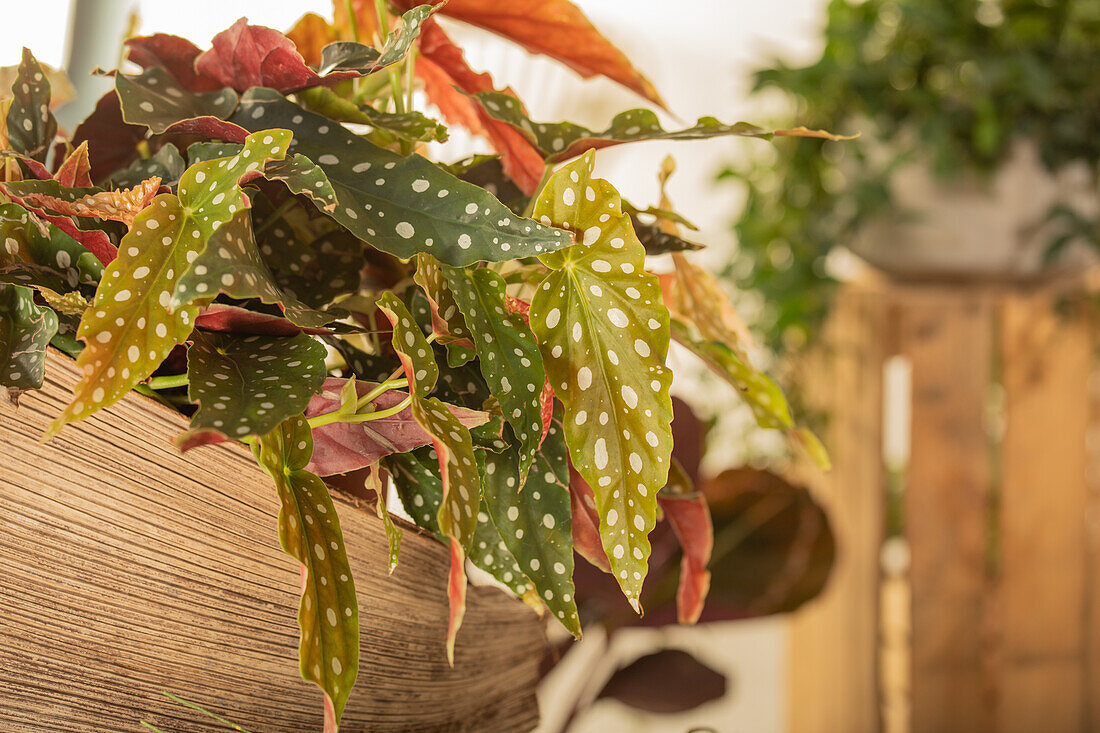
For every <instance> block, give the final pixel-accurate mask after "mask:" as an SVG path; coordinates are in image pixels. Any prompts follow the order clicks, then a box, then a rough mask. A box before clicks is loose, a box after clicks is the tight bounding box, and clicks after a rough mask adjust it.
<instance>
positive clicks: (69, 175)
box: [54, 141, 92, 188]
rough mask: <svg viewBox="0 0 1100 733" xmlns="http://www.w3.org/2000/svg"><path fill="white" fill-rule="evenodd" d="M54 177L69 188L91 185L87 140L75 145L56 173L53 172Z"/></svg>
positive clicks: (90, 164)
mask: <svg viewBox="0 0 1100 733" xmlns="http://www.w3.org/2000/svg"><path fill="white" fill-rule="evenodd" d="M54 179H55V180H56V181H57V182H58V183H60V184H61V185H62V186H66V187H69V188H73V187H76V186H83V187H88V186H91V185H92V161H91V159H90V158H89V157H88V143H87V141H85V142H82V143H80V145H78V146H76V149H74V150H73V152H71V153H69V157H67V158H65V160H64V161H62V163H61V166H60V167H59V168H58V169H57V173H55V174H54Z"/></svg>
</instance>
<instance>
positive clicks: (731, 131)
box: [474, 92, 850, 162]
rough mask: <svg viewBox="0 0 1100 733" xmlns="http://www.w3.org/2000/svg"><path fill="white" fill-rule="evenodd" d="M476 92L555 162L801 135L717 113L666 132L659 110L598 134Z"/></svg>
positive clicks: (624, 116)
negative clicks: (671, 145)
mask: <svg viewBox="0 0 1100 733" xmlns="http://www.w3.org/2000/svg"><path fill="white" fill-rule="evenodd" d="M474 96H475V97H477V99H478V100H479V101H480V102H481V104H482V105H483V106H484V108H485V110H486V112H488V114H489V115H490V116H491V117H492V118H493V119H495V120H498V121H500V122H506V123H508V124H509V125H511V126H512V127H513V128H515V129H516V130H517V131H519V132H520V133H521V134H522V135H523V136H524V138H525V139H527V140H528V141H529V142H530V143H531V144H532V145H534V146H535V147H536V148H538V150H539V152H540V153H541V154H542V156H543V157H544V158H546V159H547V160H548V161H550V162H559V161H563V160H569V159H570V158H575V157H576V156H578V155H580V154H581V153H583V152H585V151H586V150H595V149H599V148H606V147H610V146H612V145H621V144H623V143H630V142H639V141H642V140H704V139H707V138H712V137H722V136H726V135H734V136H737V137H755V138H763V139H765V140H771V139H772V138H773V137H775V136H776V135H779V134H780V133H781V132H782V133H785V134H787V135H792V136H793V135H795V134H796V133H795V131H793V130H788V131H773V130H765V129H764V128H762V127H757V126H756V125H752V124H749V123H748V122H734V123H731V124H725V123H722V122H719V121H718V120H716V119H715V118H713V117H700V118H699V120H698V121H697V122H696V123H695V124H694V125H692V126H691V127H688V128H684V129H682V130H672V131H666V130H665V129H664V128H662V127H661V123H660V121H659V120H658V119H657V114H656V113H655V112H653V111H652V110H648V109H632V110H628V111H626V112H620V113H619V114H617V115H615V117H614V119H612V120H611V124H610V125H609V126H608V127H607V129H606V130H601V131H598V132H597V131H593V130H589V129H588V128H587V127H582V126H581V125H576V124H574V123H572V122H532V121H531V120H530V119H528V117H527V114H526V113H525V112H524V110H523V104H522V103H521V102H520V101H519V100H518V99H516V98H515V97H513V96H511V95H508V94H502V93H500V92H478V93H477V94H475V95H474ZM802 136H803V137H807V136H813V137H825V136H828V137H829V139H831V140H847V139H850V138H846V137H842V136H838V135H832V136H829V135H828V133H824V132H820V131H818V132H817V133H812V134H811V133H810V131H806V132H805V133H804V134H803V135H802Z"/></svg>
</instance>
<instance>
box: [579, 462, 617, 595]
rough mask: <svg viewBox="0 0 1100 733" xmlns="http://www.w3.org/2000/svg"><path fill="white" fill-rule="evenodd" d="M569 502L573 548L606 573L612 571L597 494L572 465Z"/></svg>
mask: <svg viewBox="0 0 1100 733" xmlns="http://www.w3.org/2000/svg"><path fill="white" fill-rule="evenodd" d="M569 503H570V505H571V507H572V510H573V526H572V529H573V548H574V549H575V550H576V551H577V552H578V553H580V556H581V557H583V558H584V559H585V560H587V561H588V562H590V563H592V564H593V565H595V566H596V567H598V568H599V569H600V570H602V571H604V572H605V573H610V572H611V563H610V562H608V560H607V553H606V552H604V549H603V541H602V540H601V539H600V516H599V514H598V513H597V511H596V496H595V494H593V493H592V487H591V486H589V485H588V482H587V481H585V480H584V479H583V478H581V475H580V474H579V473H577V470H576V469H575V468H573V466H572V465H570V466H569Z"/></svg>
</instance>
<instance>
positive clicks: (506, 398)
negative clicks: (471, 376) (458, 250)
mask: <svg viewBox="0 0 1100 733" xmlns="http://www.w3.org/2000/svg"><path fill="white" fill-rule="evenodd" d="M443 274H444V276H445V277H446V278H447V284H448V286H449V289H450V292H451V294H452V296H453V297H454V299H455V302H457V303H458V308H459V310H460V311H462V315H463V317H464V318H465V319H466V326H467V328H468V330H469V331H470V332H472V333H473V334H475V335H474V336H473V341H474V349H476V351H477V356H478V365H479V366H480V367H481V374H482V376H484V377H485V382H486V383H487V384H488V385H489V390H490V391H491V392H492V393H493V395H495V396H496V398H497V400H498V401H499V402H500V406H501V411H502V412H503V414H504V419H505V420H507V421H508V424H509V425H511V426H512V430H513V432H514V433H515V435H516V437H517V438H518V440H519V446H520V450H519V474H518V475H519V482H520V486H522V485H523V483H524V482H525V481H526V480H527V471H528V470H529V469H530V468H531V463H532V461H534V459H535V452H536V451H537V450H538V447H539V441H540V440H541V439H542V403H541V401H540V400H539V397H540V395H541V394H542V386H543V383H544V382H545V381H546V373H545V371H544V370H543V364H542V356H541V354H539V347H538V344H537V343H536V342H535V338H534V335H533V334H532V333H531V329H530V328H528V326H527V324H526V323H525V322H524V320H523V318H522V316H520V315H519V314H516V313H509V312H508V305H507V303H506V295H507V293H506V291H505V287H504V278H502V277H501V276H500V275H499V274H497V273H496V272H493V271H492V270H489V269H486V268H480V269H456V268H452V267H444V268H443Z"/></svg>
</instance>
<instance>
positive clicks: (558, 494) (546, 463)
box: [482, 423, 581, 637]
mask: <svg viewBox="0 0 1100 733" xmlns="http://www.w3.org/2000/svg"><path fill="white" fill-rule="evenodd" d="M519 471H520V461H519V455H518V453H517V451H516V450H515V449H514V448H510V449H508V450H505V451H502V452H500V453H493V452H491V451H486V453H485V468H484V473H483V476H482V480H483V490H484V493H485V503H486V505H487V506H488V508H489V514H490V516H491V517H492V519H493V522H494V523H495V524H496V527H497V529H498V530H499V532H500V536H501V538H502V539H503V541H504V544H505V545H506V546H507V547H508V549H509V550H510V551H511V553H512V555H513V556H514V557H515V559H516V561H517V562H519V564H520V567H521V568H522V570H523V572H524V573H525V574H526V575H527V577H528V578H529V579H530V580H531V582H532V583H533V584H534V586H535V589H536V590H537V591H538V596H539V598H540V599H542V601H543V602H544V603H545V604H546V605H547V607H549V608H550V610H551V612H552V613H553V614H554V617H555V618H557V619H558V621H560V622H561V623H562V625H563V626H565V628H567V629H568V630H569V631H570V632H571V633H572V634H573V635H574V636H577V637H580V635H581V625H580V619H579V618H578V616H577V603H576V601H575V600H574V598H573V592H574V591H573V536H572V522H571V519H570V507H569V461H568V459H567V457H566V447H565V440H564V437H563V434H562V430H561V424H560V423H558V424H556V425H554V426H551V428H550V437H549V438H548V439H547V441H546V442H545V443H544V444H543V446H542V450H541V451H540V452H539V454H538V457H537V459H536V461H535V465H534V466H533V467H532V469H531V474H530V476H529V477H528V478H527V483H526V485H524V486H523V489H522V491H521V490H520V485H519V481H518V480H517V476H518V474H519Z"/></svg>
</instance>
